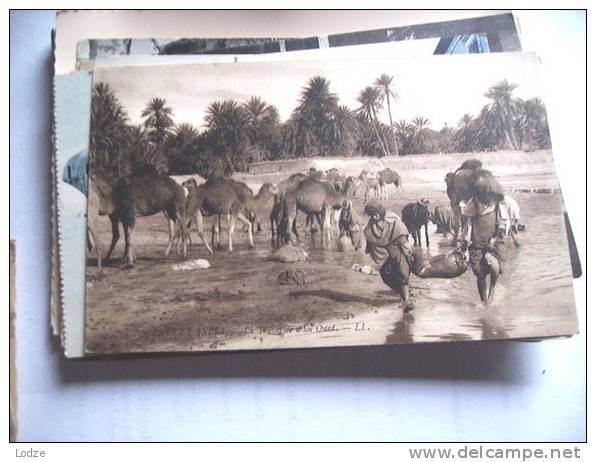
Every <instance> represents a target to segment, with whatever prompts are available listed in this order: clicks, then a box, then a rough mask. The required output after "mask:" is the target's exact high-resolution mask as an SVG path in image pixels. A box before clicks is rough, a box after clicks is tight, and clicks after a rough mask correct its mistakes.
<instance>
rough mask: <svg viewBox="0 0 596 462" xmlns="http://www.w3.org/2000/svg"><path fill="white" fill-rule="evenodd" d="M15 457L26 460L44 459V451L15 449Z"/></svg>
mask: <svg viewBox="0 0 596 462" xmlns="http://www.w3.org/2000/svg"><path fill="white" fill-rule="evenodd" d="M16 456H17V457H28V458H37V457H45V456H46V452H45V451H44V450H41V451H38V450H37V449H17V450H16Z"/></svg>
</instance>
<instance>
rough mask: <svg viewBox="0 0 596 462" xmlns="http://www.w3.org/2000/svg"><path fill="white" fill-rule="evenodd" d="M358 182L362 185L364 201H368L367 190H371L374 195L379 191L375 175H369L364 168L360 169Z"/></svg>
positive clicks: (379, 187)
mask: <svg viewBox="0 0 596 462" xmlns="http://www.w3.org/2000/svg"><path fill="white" fill-rule="evenodd" d="M358 179H359V180H360V182H361V183H362V184H363V185H364V202H368V195H369V192H370V191H372V192H373V194H374V195H375V196H377V195H379V193H380V191H381V184H380V183H379V179H378V178H376V177H369V176H368V172H367V171H366V170H362V172H360V175H359V176H358Z"/></svg>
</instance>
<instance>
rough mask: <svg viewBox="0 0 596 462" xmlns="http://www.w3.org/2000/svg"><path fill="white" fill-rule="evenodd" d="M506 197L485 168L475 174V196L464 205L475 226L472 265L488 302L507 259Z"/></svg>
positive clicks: (472, 241) (464, 210)
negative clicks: (505, 237)
mask: <svg viewBox="0 0 596 462" xmlns="http://www.w3.org/2000/svg"><path fill="white" fill-rule="evenodd" d="M503 198H504V194H503V188H502V187H501V185H500V184H499V182H498V181H497V180H496V179H495V178H494V177H493V176H492V174H491V173H490V172H488V171H487V170H481V171H479V172H478V173H477V174H476V175H475V179H474V196H473V197H472V198H471V199H470V200H469V201H468V202H467V203H466V205H465V207H464V209H463V215H464V216H466V217H469V219H470V225H471V228H472V230H471V236H470V245H469V246H468V255H469V257H470V266H471V267H472V271H473V272H474V274H475V275H476V284H477V287H478V293H479V294H480V300H482V301H483V302H485V303H488V302H490V301H491V300H492V299H493V296H494V289H495V285H496V283H497V281H498V279H499V275H500V274H501V272H502V271H503V262H504V261H505V260H506V259H507V250H506V247H505V241H504V236H505V231H506V216H507V215H506V213H507V212H506V210H505V209H504V208H505V204H504V203H503ZM487 278H488V279H489V282H488V284H487Z"/></svg>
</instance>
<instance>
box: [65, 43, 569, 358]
mask: <svg viewBox="0 0 596 462" xmlns="http://www.w3.org/2000/svg"><path fill="white" fill-rule="evenodd" d="M87 177H88V179H87ZM64 180H65V181H66V182H69V183H71V184H72V185H73V186H74V187H75V188H77V189H80V190H81V192H83V193H85V194H88V212H87V220H88V222H87V228H88V233H87V234H88V239H87V240H88V252H87V264H86V303H85V305H86V308H85V338H84V344H85V351H86V353H87V354H98V355H101V354H111V353H145V352H167V351H217V350H262V349H284V348H311V347H329V346H355V345H362V346H364V345H383V344H403V343H422V342H449V341H470V340H491V339H535V338H544V337H555V336H569V335H573V334H574V333H576V332H577V319H576V314H575V303H574V296H573V288H572V271H571V264H570V256H569V248H568V244H567V235H566V231H565V224H564V219H563V205H562V199H561V191H560V188H559V185H558V181H557V177H556V173H555V168H554V164H553V158H552V152H551V140H550V134H549V129H548V122H547V114H546V109H545V104H544V101H543V100H542V97H541V87H540V64H539V61H538V59H537V58H536V56H535V55H533V54H530V53H515V54H513V53H498V54H484V55H482V54H479V55H475V56H471V55H453V56H449V57H446V56H433V57H423V58H410V59H387V58H383V59H375V58H370V59H335V60H328V61H321V60H318V61H298V60H297V61H294V62H258V63H234V64H232V63H230V64H196V65H190V64H188V65H176V66H174V65H171V66H153V67H152V66H134V67H113V68H110V67H102V68H98V69H96V70H95V72H94V76H93V90H92V105H91V127H90V143H89V152H88V153H87V152H82V153H80V154H79V155H77V156H76V157H73V160H72V162H69V164H68V165H67V167H66V170H65V173H64ZM83 189H84V191H83Z"/></svg>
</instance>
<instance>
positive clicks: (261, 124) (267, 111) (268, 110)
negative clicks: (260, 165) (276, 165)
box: [242, 96, 281, 159]
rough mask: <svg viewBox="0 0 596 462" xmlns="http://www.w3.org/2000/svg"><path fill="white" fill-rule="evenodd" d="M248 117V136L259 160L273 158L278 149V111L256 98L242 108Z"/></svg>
mask: <svg viewBox="0 0 596 462" xmlns="http://www.w3.org/2000/svg"><path fill="white" fill-rule="evenodd" d="M242 107H243V108H244V110H245V111H246V113H247V115H248V136H249V138H250V142H251V144H252V145H253V147H254V148H255V149H256V151H257V152H258V157H260V158H269V159H271V158H273V157H275V156H276V155H277V152H278V151H279V149H280V144H281V141H280V138H281V134H280V126H279V121H280V117H279V111H278V110H277V108H276V107H275V106H273V105H271V104H267V102H266V101H264V100H263V99H261V98H260V97H258V96H251V97H250V99H249V100H248V101H247V102H245V103H244V104H243V106H242Z"/></svg>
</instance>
